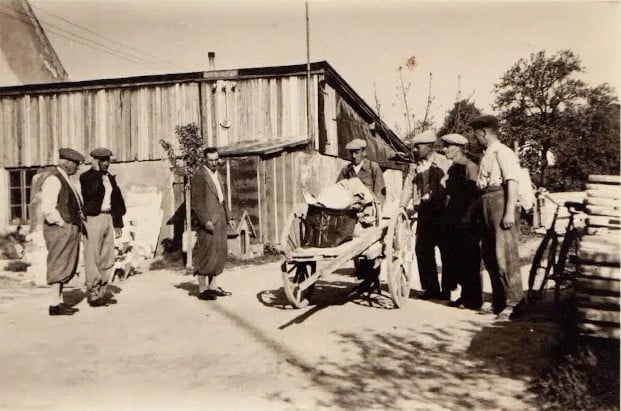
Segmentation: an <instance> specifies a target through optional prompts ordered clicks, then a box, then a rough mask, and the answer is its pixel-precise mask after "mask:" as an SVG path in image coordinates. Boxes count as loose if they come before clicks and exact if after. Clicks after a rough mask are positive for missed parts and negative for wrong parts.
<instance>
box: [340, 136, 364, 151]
mask: <svg viewBox="0 0 621 411" xmlns="http://www.w3.org/2000/svg"><path fill="white" fill-rule="evenodd" d="M366 147H367V142H366V141H364V140H363V139H361V138H355V139H353V140H352V141H350V142H349V143H347V145H346V146H345V149H346V150H360V149H362V148H366Z"/></svg>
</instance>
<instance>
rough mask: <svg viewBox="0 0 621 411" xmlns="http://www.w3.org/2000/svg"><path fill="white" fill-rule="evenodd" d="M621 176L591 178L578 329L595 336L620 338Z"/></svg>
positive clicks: (581, 256) (581, 257)
mask: <svg viewBox="0 0 621 411" xmlns="http://www.w3.org/2000/svg"><path fill="white" fill-rule="evenodd" d="M620 184H621V177H620V176H607V175H590V176H589V180H588V184H587V191H586V194H587V197H586V200H585V203H586V214H587V216H586V232H585V235H583V236H582V239H581V240H580V246H579V250H578V258H579V270H578V276H577V278H576V287H575V288H576V305H577V310H578V330H579V332H580V333H581V334H583V335H586V336H592V337H602V338H614V339H617V340H618V339H619V291H620V280H621V274H620V272H621V271H620V264H619V262H620V258H619V257H620V255H619V233H620V231H619V228H620V217H621V211H620V210H621V208H620V206H621V185H620Z"/></svg>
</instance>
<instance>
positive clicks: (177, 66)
mask: <svg viewBox="0 0 621 411" xmlns="http://www.w3.org/2000/svg"><path fill="white" fill-rule="evenodd" d="M34 8H35V9H37V10H39V11H42V12H43V13H45V14H47V15H50V16H52V17H54V18H56V19H58V20H61V21H63V22H65V23H67V24H69V25H71V26H74V27H77V28H79V29H81V30H84V31H86V32H88V33H91V34H93V35H95V36H98V37H100V38H101V39H103V40H107V41H109V42H111V43H113V44H116V45H118V46H121V47H125V48H127V49H129V50H132V51H134V52H137V53H140V54H142V55H144V56H147V57H150V58H152V59H155V60H159V61H161V62H163V63H166V64H168V65H170V66H172V67H175V68H178V69H181V70H187V68H186V67H182V66H179V65H177V64H176V63H174V62H172V61H170V60H166V59H164V58H161V57H158V56H156V55H153V54H150V53H147V52H146V51H142V50H140V49H137V48H135V47H132V46H128V45H126V44H124V43H121V42H120V41H117V40H114V39H112V38H110V37H106V36H104V35H102V34H100V33H97V32H95V31H93V30H91V29H89V28H87V27H84V26H82V25H79V24H77V23H73V22H72V21H70V20H67V19H65V18H64V17H61V16H58V15H56V14H54V13H50V12H49V11H46V10H44V9H42V8H41V7H38V6H34ZM46 24H49V23H46Z"/></svg>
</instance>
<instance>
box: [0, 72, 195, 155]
mask: <svg viewBox="0 0 621 411" xmlns="http://www.w3.org/2000/svg"><path fill="white" fill-rule="evenodd" d="M198 92H199V89H198V84H197V83H177V84H173V85H156V86H148V87H136V88H109V89H99V90H84V91H71V92H59V93H51V94H41V95H24V96H20V97H3V98H1V104H0V105H1V110H0V124H1V126H0V141H2V144H1V145H0V167H29V166H44V165H49V164H53V163H55V162H56V161H57V159H58V148H60V147H71V148H74V149H76V150H78V151H80V152H82V153H85V154H87V153H88V152H90V151H91V150H92V149H93V148H94V147H98V146H105V147H108V148H110V149H111V150H112V151H113V152H114V153H115V159H114V160H116V161H132V160H153V159H160V158H162V156H163V152H162V150H161V148H160V145H159V139H161V138H164V139H167V140H169V141H176V139H175V134H174V129H175V126H177V125H179V124H187V123H190V122H196V123H199V115H200V113H199V106H200V102H199V99H198Z"/></svg>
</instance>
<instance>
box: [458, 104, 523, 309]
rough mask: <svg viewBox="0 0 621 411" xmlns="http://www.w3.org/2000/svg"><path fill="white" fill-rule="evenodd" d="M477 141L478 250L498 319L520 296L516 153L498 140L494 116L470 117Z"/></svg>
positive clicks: (518, 172)
mask: <svg viewBox="0 0 621 411" xmlns="http://www.w3.org/2000/svg"><path fill="white" fill-rule="evenodd" d="M470 126H471V127H472V128H473V129H474V133H475V137H476V139H477V141H478V142H479V143H480V144H482V145H483V146H485V152H484V153H483V157H482V158H481V161H480V163H479V173H478V175H477V187H478V189H479V193H480V200H479V201H480V207H481V213H482V224H481V251H482V254H483V263H484V264H485V267H486V268H487V271H488V272H489V275H490V280H491V283H492V309H493V312H494V314H497V315H498V317H499V318H500V319H507V318H515V317H516V316H517V315H519V312H520V302H521V301H522V298H523V289H522V276H521V274H520V256H519V253H518V236H519V226H518V220H517V218H518V217H519V212H518V206H517V200H518V181H519V175H520V163H519V159H518V157H517V155H516V154H515V153H514V152H513V150H511V149H510V148H509V147H507V146H506V145H504V144H502V143H501V142H500V141H499V139H498V138H499V130H498V128H499V127H498V119H496V117H494V116H491V115H482V116H479V117H477V118H475V119H473V120H472V121H471V123H470Z"/></svg>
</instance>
